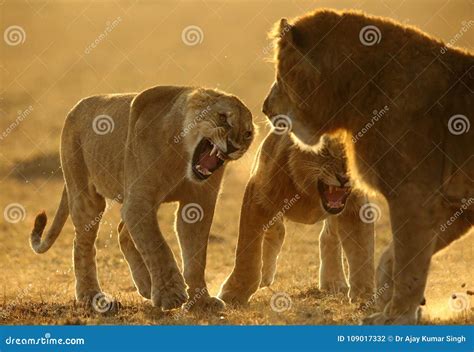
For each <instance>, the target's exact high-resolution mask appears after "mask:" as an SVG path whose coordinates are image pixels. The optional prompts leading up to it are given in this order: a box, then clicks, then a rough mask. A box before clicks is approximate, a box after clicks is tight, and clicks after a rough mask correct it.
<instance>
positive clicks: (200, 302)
mask: <svg viewBox="0 0 474 352" xmlns="http://www.w3.org/2000/svg"><path fill="white" fill-rule="evenodd" d="M224 309H225V303H224V302H223V301H222V300H221V299H219V298H217V297H211V296H209V295H204V296H199V293H198V294H196V295H195V296H194V297H192V298H190V299H189V300H188V301H187V302H186V304H185V305H184V306H183V310H185V311H203V312H222V311H223V310H224Z"/></svg>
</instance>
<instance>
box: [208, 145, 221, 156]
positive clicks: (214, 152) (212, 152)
mask: <svg viewBox="0 0 474 352" xmlns="http://www.w3.org/2000/svg"><path fill="white" fill-rule="evenodd" d="M211 144H212V150H211V152H210V153H209V155H210V156H213V155H214V154H216V152H217V151H218V150H219V148H217V145H215V144H213V143H212V142H211Z"/></svg>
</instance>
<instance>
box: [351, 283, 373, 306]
mask: <svg viewBox="0 0 474 352" xmlns="http://www.w3.org/2000/svg"><path fill="white" fill-rule="evenodd" d="M376 298H377V296H376V295H375V294H374V292H373V288H372V287H358V286H351V287H350V288H349V301H350V302H351V303H353V304H356V303H365V304H368V303H369V302H370V305H374V303H375V300H376Z"/></svg>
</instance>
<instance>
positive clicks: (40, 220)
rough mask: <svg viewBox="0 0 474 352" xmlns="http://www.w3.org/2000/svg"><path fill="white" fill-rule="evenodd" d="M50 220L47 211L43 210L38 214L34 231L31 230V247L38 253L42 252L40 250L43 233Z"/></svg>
mask: <svg viewBox="0 0 474 352" xmlns="http://www.w3.org/2000/svg"><path fill="white" fill-rule="evenodd" d="M47 222H48V217H47V216H46V213H45V212H44V211H43V212H41V213H39V214H38V215H36V219H35V226H34V227H33V231H32V232H31V238H30V240H31V248H33V250H34V251H35V252H36V253H42V251H41V250H40V247H41V236H42V235H43V231H44V229H45V227H46V223H47Z"/></svg>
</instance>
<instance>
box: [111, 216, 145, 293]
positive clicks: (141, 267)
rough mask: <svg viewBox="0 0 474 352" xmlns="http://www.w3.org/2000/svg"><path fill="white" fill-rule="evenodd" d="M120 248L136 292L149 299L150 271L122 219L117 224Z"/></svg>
mask: <svg viewBox="0 0 474 352" xmlns="http://www.w3.org/2000/svg"><path fill="white" fill-rule="evenodd" d="M118 232H119V243H120V250H121V251H122V253H123V255H124V256H125V259H126V260H127V263H128V267H129V269H130V273H131V274H132V278H133V282H134V283H135V286H136V287H137V289H138V293H139V294H140V295H141V296H143V297H145V298H148V299H151V278H150V273H149V272H148V269H147V267H146V265H145V262H144V261H143V258H142V256H141V255H140V252H138V250H137V248H136V247H135V243H133V240H132V237H130V232H128V229H127V227H126V226H124V223H123V221H121V222H120V224H119V226H118Z"/></svg>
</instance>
